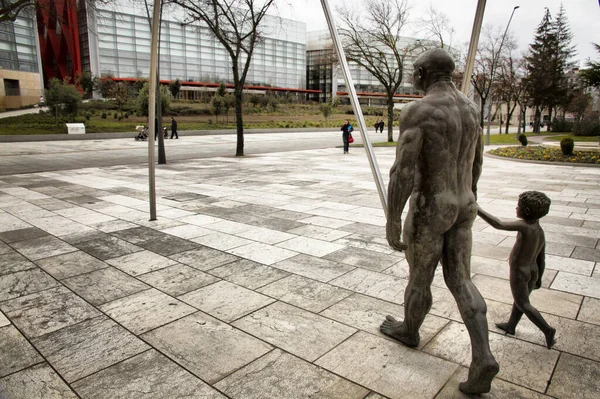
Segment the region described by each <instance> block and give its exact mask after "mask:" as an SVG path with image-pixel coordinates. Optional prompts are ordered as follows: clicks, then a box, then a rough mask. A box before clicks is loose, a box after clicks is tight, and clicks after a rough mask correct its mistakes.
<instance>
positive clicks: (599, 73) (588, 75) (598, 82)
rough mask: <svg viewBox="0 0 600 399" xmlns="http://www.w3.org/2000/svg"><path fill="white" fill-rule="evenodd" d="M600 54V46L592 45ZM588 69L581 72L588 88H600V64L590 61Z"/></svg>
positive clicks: (587, 64)
mask: <svg viewBox="0 0 600 399" xmlns="http://www.w3.org/2000/svg"><path fill="white" fill-rule="evenodd" d="M592 45H593V46H594V47H595V48H596V51H598V54H600V44H598V43H592ZM586 66H587V68H586V69H582V70H581V77H582V78H583V81H584V82H585V84H586V85H587V86H591V87H596V88H600V62H596V61H592V60H588V62H587V63H586Z"/></svg>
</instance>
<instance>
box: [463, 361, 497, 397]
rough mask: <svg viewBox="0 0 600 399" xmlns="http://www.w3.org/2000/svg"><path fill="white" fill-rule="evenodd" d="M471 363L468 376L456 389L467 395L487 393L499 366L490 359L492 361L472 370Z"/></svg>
mask: <svg viewBox="0 0 600 399" xmlns="http://www.w3.org/2000/svg"><path fill="white" fill-rule="evenodd" d="M473 367H474V366H473V365H471V369H469V378H468V379H467V381H465V382H461V383H460V384H458V389H460V390H461V391H462V392H464V393H466V394H467V395H478V394H481V393H487V392H489V391H490V390H491V389H492V380H493V379H494V377H495V376H496V374H498V371H500V366H498V363H496V361H495V360H493V359H492V362H490V363H489V364H486V365H485V366H483V367H480V368H478V369H475V370H473Z"/></svg>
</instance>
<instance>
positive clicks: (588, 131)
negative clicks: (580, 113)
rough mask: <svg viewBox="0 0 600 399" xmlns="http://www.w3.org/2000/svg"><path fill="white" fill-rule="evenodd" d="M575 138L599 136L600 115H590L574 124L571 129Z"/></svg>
mask: <svg viewBox="0 0 600 399" xmlns="http://www.w3.org/2000/svg"><path fill="white" fill-rule="evenodd" d="M573 134H574V135H575V136H600V115H598V113H591V114H590V115H586V116H585V117H584V118H583V119H581V121H579V122H578V123H576V124H575V127H574V129H573Z"/></svg>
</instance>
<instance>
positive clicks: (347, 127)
mask: <svg viewBox="0 0 600 399" xmlns="http://www.w3.org/2000/svg"><path fill="white" fill-rule="evenodd" d="M341 130H342V140H343V141H344V154H347V153H348V147H349V146H350V143H349V142H348V137H349V136H350V133H351V132H352V130H354V129H353V128H352V125H351V124H350V122H349V121H348V120H346V122H345V123H344V124H343V125H342V129H341Z"/></svg>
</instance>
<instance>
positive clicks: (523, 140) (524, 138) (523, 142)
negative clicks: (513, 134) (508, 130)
mask: <svg viewBox="0 0 600 399" xmlns="http://www.w3.org/2000/svg"><path fill="white" fill-rule="evenodd" d="M518 139H519V142H520V143H521V145H522V146H526V145H527V136H525V135H524V134H523V133H521V134H519V137H518Z"/></svg>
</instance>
